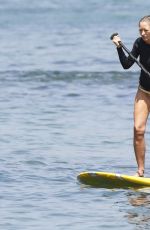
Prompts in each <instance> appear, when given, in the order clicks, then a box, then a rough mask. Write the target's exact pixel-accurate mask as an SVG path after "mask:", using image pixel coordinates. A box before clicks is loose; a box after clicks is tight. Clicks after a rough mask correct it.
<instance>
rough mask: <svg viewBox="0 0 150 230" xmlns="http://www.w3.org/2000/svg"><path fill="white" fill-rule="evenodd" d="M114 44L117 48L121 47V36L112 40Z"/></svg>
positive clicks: (116, 36)
mask: <svg viewBox="0 0 150 230" xmlns="http://www.w3.org/2000/svg"><path fill="white" fill-rule="evenodd" d="M112 41H113V43H114V44H115V45H116V46H117V48H119V47H121V44H120V42H121V38H120V37H119V35H115V36H114V37H113V39H112Z"/></svg>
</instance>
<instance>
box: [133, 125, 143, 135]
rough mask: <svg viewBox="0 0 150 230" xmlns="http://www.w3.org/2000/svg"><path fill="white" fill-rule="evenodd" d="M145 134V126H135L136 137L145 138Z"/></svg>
mask: <svg viewBox="0 0 150 230" xmlns="http://www.w3.org/2000/svg"><path fill="white" fill-rule="evenodd" d="M144 134H145V126H139V125H135V126H134V135H135V136H136V137H143V136H144Z"/></svg>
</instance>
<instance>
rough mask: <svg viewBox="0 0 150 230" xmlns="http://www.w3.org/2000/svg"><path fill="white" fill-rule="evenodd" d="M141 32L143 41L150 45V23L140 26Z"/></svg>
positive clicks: (143, 23)
mask: <svg viewBox="0 0 150 230" xmlns="http://www.w3.org/2000/svg"><path fill="white" fill-rule="evenodd" d="M139 32H140V35H141V37H142V39H143V40H144V41H145V42H146V43H148V44H150V22H147V21H143V22H140V24H139Z"/></svg>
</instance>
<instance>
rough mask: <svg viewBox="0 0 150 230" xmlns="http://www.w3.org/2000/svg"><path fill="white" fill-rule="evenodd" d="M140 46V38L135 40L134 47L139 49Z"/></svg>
mask: <svg viewBox="0 0 150 230" xmlns="http://www.w3.org/2000/svg"><path fill="white" fill-rule="evenodd" d="M142 44H143V39H142V38H141V37H139V38H137V39H136V40H135V42H134V45H135V46H137V47H139V46H140V45H142Z"/></svg>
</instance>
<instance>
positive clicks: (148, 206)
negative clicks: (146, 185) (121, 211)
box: [127, 189, 150, 229]
mask: <svg viewBox="0 0 150 230" xmlns="http://www.w3.org/2000/svg"><path fill="white" fill-rule="evenodd" d="M128 200H129V203H130V204H131V206H132V209H129V210H128V214H127V218H128V222H129V223H130V224H134V225H136V228H135V229H150V189H149V190H145V191H144V190H143V191H141V192H140V193H139V192H137V193H132V194H128Z"/></svg>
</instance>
